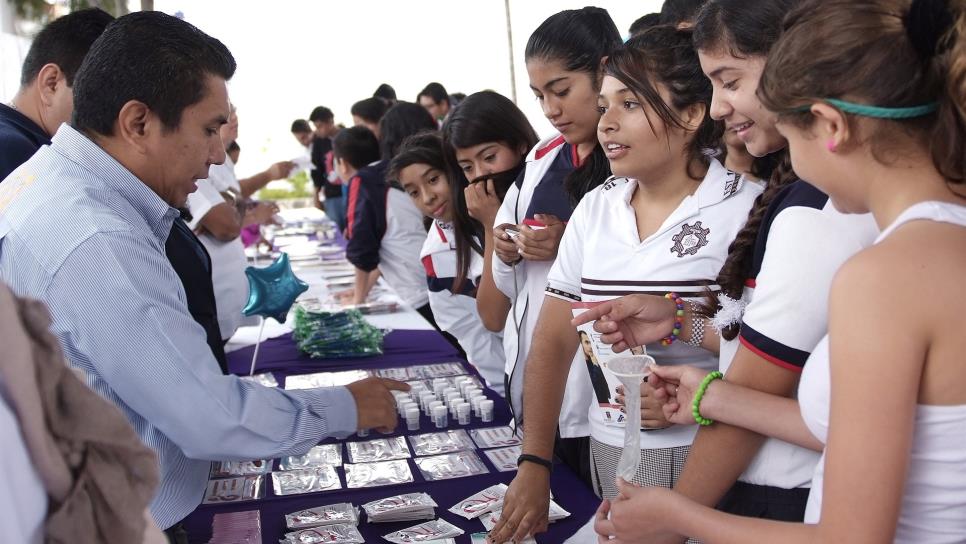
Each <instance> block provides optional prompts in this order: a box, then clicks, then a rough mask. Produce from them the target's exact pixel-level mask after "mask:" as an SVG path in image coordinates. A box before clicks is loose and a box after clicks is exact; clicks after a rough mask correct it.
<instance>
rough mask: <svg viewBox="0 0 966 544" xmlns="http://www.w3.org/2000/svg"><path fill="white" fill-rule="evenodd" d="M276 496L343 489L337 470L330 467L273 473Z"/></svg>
mask: <svg viewBox="0 0 966 544" xmlns="http://www.w3.org/2000/svg"><path fill="white" fill-rule="evenodd" d="M272 484H273V489H274V490H275V495H278V496H282V495H300V494H302V493H319V492H321V491H328V490H330V489H342V482H340V481H339V475H338V474H336V472H335V468H334V467H332V466H330V465H325V466H321V467H312V468H301V469H298V470H286V471H281V472H273V473H272Z"/></svg>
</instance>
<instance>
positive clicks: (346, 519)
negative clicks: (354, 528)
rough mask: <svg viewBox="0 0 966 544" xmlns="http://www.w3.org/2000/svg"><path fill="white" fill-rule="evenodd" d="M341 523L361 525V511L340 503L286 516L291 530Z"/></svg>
mask: <svg viewBox="0 0 966 544" xmlns="http://www.w3.org/2000/svg"><path fill="white" fill-rule="evenodd" d="M339 523H345V524H350V523H351V524H352V525H359V509H358V508H356V507H354V506H352V504H350V503H347V502H340V503H337V504H328V505H325V506H316V507H314V508H306V509H305V510H299V511H298V512H292V513H291V514H285V526H286V527H288V528H289V529H308V528H310V527H319V526H321V525H333V524H339Z"/></svg>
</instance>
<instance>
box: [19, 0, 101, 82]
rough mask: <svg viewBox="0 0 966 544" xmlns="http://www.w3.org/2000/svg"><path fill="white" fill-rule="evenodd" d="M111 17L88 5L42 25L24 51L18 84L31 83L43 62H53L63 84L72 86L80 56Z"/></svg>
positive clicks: (81, 58)
mask: <svg viewBox="0 0 966 544" xmlns="http://www.w3.org/2000/svg"><path fill="white" fill-rule="evenodd" d="M113 20H114V17H112V16H111V15H110V14H109V13H107V12H106V11H103V10H100V9H98V8H91V9H82V10H80V11H75V12H73V13H68V14H67V15H64V16H63V17H61V18H60V19H57V20H55V21H53V22H52V23H50V24H49V25H47V26H45V27H44V29H43V30H41V31H40V33H39V34H37V37H35V38H34V41H33V43H31V44H30V50H29V51H27V58H25V59H24V61H23V68H22V69H21V72H20V85H22V86H26V85H29V84H30V83H32V82H33V81H34V80H35V79H36V78H37V74H39V73H40V69H41V68H43V67H44V65H45V64H56V65H57V66H58V67H59V68H60V71H61V72H63V73H64V77H65V78H66V79H67V85H68V86H71V87H73V86H74V76H75V75H76V74H77V69H78V68H80V65H81V62H83V61H84V55H86V54H87V51H88V50H89V49H90V48H91V44H93V43H94V40H96V39H97V38H98V36H100V35H101V34H103V33H104V29H105V28H107V25H109V24H111V21H113Z"/></svg>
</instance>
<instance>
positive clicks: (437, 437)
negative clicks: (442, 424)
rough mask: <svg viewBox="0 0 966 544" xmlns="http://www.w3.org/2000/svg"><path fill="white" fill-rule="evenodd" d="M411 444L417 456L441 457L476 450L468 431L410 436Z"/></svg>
mask: <svg viewBox="0 0 966 544" xmlns="http://www.w3.org/2000/svg"><path fill="white" fill-rule="evenodd" d="M409 443H410V444H411V445H412V447H413V451H414V452H416V455H417V456H425V455H439V454H441V453H452V452H457V451H466V450H472V449H475V446H474V445H473V441H472V440H470V437H469V435H468V434H466V431H464V430H462V429H455V430H452V431H442V432H438V433H425V434H416V435H410V436H409Z"/></svg>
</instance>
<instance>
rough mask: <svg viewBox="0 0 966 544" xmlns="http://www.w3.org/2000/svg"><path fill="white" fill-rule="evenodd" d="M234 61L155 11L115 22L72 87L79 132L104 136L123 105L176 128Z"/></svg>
mask: <svg viewBox="0 0 966 544" xmlns="http://www.w3.org/2000/svg"><path fill="white" fill-rule="evenodd" d="M234 73H235V58H234V57H232V55H231V52H230V51H228V48H227V47H225V45H224V44H223V43H221V42H220V41H218V40H216V39H215V38H212V37H211V36H209V35H207V34H205V33H204V32H202V31H200V30H198V29H197V28H195V27H194V26H192V25H191V24H189V23H187V22H185V21H182V20H181V19H178V18H176V17H172V16H170V15H167V14H165V13H162V12H160V11H139V12H136V13H131V14H128V15H125V16H123V17H120V18H118V19H117V20H116V21H114V23H112V24H111V25H110V26H109V27H107V30H105V31H104V33H103V34H102V35H101V37H100V38H98V39H97V41H95V42H94V45H93V46H91V50H90V52H89V53H88V55H87V57H85V58H84V62H83V64H81V67H80V69H79V70H78V71H77V78H76V81H75V82H74V117H73V120H72V122H71V124H72V125H73V126H74V128H76V129H77V130H79V131H82V132H94V133H97V134H103V135H106V136H110V135H112V134H113V132H114V122H115V121H116V120H117V116H118V114H119V113H120V111H121V108H122V107H123V106H124V104H125V103H127V102H128V101H131V100H137V101H139V102H142V103H144V104H145V105H146V106H147V107H148V108H150V109H151V111H153V112H154V113H155V114H156V115H157V116H158V117H159V118H160V120H161V123H162V124H163V125H164V127H165V128H167V129H172V130H173V129H176V128H178V125H180V123H181V113H182V112H183V111H184V110H185V108H187V107H189V106H191V105H194V104H197V103H198V102H201V100H202V99H204V97H205V93H206V92H207V79H208V76H216V77H220V78H222V79H225V80H226V81H227V80H229V79H231V76H232V75H234Z"/></svg>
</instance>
